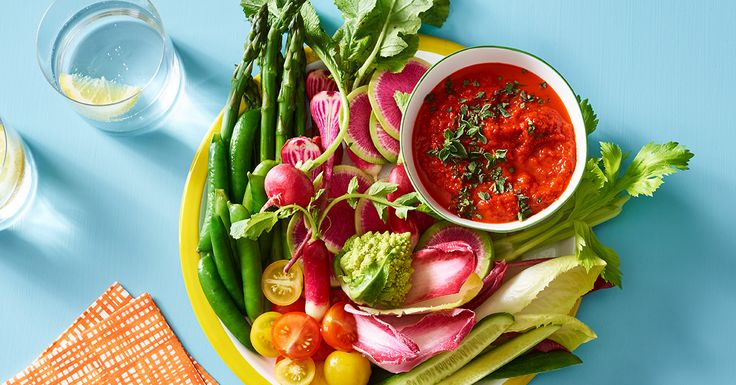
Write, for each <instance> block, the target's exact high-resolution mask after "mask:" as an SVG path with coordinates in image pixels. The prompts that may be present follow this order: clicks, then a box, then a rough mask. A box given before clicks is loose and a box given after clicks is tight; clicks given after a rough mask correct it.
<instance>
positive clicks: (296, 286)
mask: <svg viewBox="0 0 736 385" xmlns="http://www.w3.org/2000/svg"><path fill="white" fill-rule="evenodd" d="M288 262H289V261H287V260H280V261H276V262H274V263H272V264H270V265H268V267H267V268H266V270H264V271H263V276H262V277H261V290H263V295H265V296H266V298H267V299H268V300H269V301H271V303H273V304H276V305H279V306H287V305H291V304H292V303H294V302H296V300H298V299H299V296H301V295H302V287H303V286H304V278H303V276H302V268H301V267H299V265H294V266H292V267H291V269H289V272H288V273H285V272H284V267H286V264H287V263H288Z"/></svg>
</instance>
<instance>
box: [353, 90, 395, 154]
mask: <svg viewBox="0 0 736 385" xmlns="http://www.w3.org/2000/svg"><path fill="white" fill-rule="evenodd" d="M348 101H349V102H350V123H349V124H348V132H347V135H346V136H345V144H347V146H348V149H350V150H351V151H353V152H354V153H355V155H357V156H358V157H359V158H360V159H363V160H364V161H366V162H369V163H374V164H384V163H386V159H385V158H384V157H383V155H381V153H380V152H379V151H378V149H377V148H376V146H375V145H374V144H373V140H372V139H371V131H370V128H369V127H368V125H369V124H370V120H371V101H370V100H369V99H368V86H363V87H359V88H356V89H355V90H354V91H353V92H351V93H350V95H348Z"/></svg>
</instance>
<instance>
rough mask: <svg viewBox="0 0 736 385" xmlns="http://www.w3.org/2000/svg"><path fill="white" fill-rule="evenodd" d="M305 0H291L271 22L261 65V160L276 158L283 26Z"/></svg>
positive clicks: (289, 20) (288, 22) (287, 23)
mask: <svg viewBox="0 0 736 385" xmlns="http://www.w3.org/2000/svg"><path fill="white" fill-rule="evenodd" d="M303 3H304V0H289V1H287V2H286V4H285V5H284V6H283V8H282V9H281V16H280V18H279V19H278V20H277V21H275V22H274V23H273V24H271V28H270V30H269V31H268V42H267V43H266V48H265V50H264V52H263V63H262V67H261V98H262V99H261V114H262V117H261V160H267V159H275V150H276V145H275V141H276V132H275V131H276V130H275V129H276V118H277V116H276V113H277V101H278V100H277V99H278V90H277V89H276V87H277V81H278V62H279V53H280V52H281V34H282V32H283V28H284V27H285V26H287V25H289V24H290V23H291V20H292V19H293V18H294V16H295V15H296V14H297V13H298V12H299V9H300V8H301V6H302V4H303Z"/></svg>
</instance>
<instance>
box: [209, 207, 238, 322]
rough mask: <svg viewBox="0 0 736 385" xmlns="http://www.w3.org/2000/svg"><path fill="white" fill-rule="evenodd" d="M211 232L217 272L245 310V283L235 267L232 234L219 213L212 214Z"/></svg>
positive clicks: (235, 300)
mask: <svg viewBox="0 0 736 385" xmlns="http://www.w3.org/2000/svg"><path fill="white" fill-rule="evenodd" d="M210 233H211V236H212V252H213V254H214V257H215V265H216V266H217V273H218V274H219V275H220V278H222V283H223V284H224V285H225V288H226V289H227V292H228V293H230V296H231V297H232V299H233V301H234V302H235V305H236V306H237V307H238V309H240V310H241V311H243V312H244V311H245V303H244V299H243V285H242V284H241V282H240V276H239V275H240V274H239V272H238V269H237V268H236V267H235V263H234V257H233V255H232V246H231V245H230V235H229V234H228V232H227V230H226V228H225V224H224V223H222V219H221V218H220V216H219V215H214V216H212V221H211V222H210Z"/></svg>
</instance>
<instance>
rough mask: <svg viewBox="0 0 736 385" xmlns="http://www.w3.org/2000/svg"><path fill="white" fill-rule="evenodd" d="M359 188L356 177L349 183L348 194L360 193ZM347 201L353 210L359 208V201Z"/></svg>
mask: <svg viewBox="0 0 736 385" xmlns="http://www.w3.org/2000/svg"><path fill="white" fill-rule="evenodd" d="M358 187H359V185H358V177H355V176H354V177H353V179H350V183H348V191H347V193H348V194H355V193H356V192H358ZM347 201H348V204H349V205H350V207H352V208H353V209H355V207H357V206H358V199H355V198H350V199H348V200H347Z"/></svg>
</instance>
